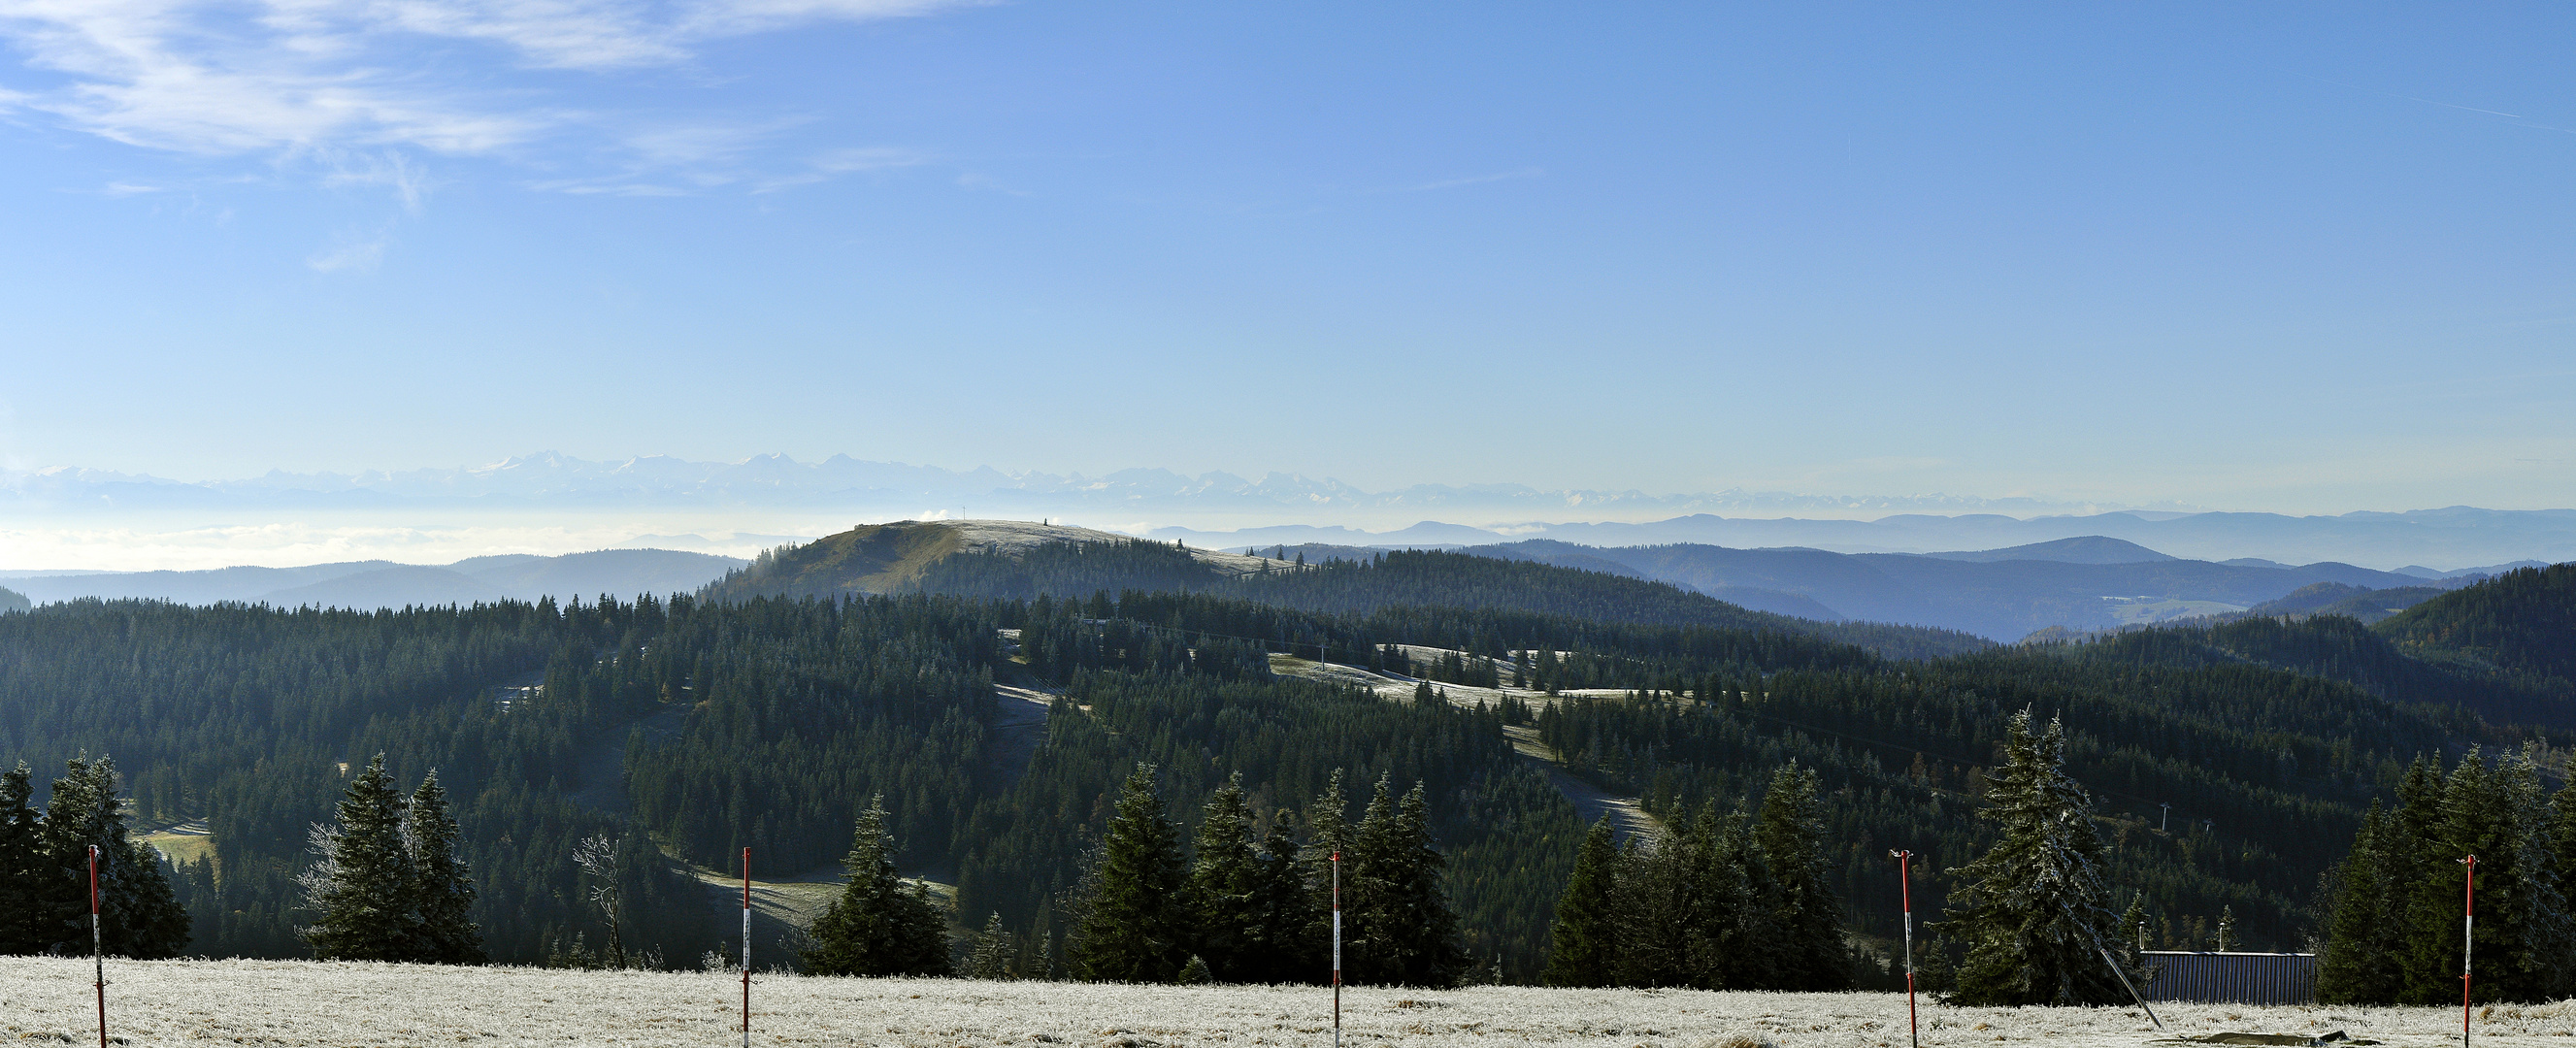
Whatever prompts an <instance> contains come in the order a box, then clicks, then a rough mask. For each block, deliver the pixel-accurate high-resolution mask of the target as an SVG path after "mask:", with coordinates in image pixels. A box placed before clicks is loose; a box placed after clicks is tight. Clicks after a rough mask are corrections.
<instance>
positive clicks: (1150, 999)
mask: <svg viewBox="0 0 2576 1048" xmlns="http://www.w3.org/2000/svg"><path fill="white" fill-rule="evenodd" d="M739 978H740V977H739V976H738V975H731V974H726V973H693V972H605V971H602V972H584V971H547V970H541V969H530V968H440V967H429V966H421V965H401V964H368V963H333V964H325V963H317V962H310V961H159V962H131V961H117V962H110V964H109V966H108V980H109V983H110V985H109V986H108V1022H109V1033H110V1034H111V1035H115V1036H119V1037H123V1038H125V1039H126V1043H130V1044H145V1045H155V1044H171V1045H175V1044H204V1043H209V1042H219V1043H241V1044H263V1045H426V1044H433V1043H449V1044H454V1043H474V1044H488V1045H496V1046H497V1045H534V1044H547V1045H561V1044H601V1045H680V1044H701V1045H724V1044H739V1043H740V1038H741V1034H740V1033H739V1032H737V1027H736V1026H735V1023H736V1022H737V1017H738V1015H739V1009H740V1007H741V1005H740V997H739V994H740V993H741V983H740V981H739ZM89 980H90V968H89V962H88V961H87V960H86V959H71V958H43V957H9V958H0V1041H7V1042H14V1043H42V1042H46V1041H52V1042H54V1043H62V1042H63V1041H64V1040H68V1041H72V1042H87V1041H89V1040H90V1039H91V1038H93V1037H95V1036H96V1034H95V1033H94V1032H92V1031H93V1030H94V1026H93V1023H94V1022H95V1021H96V1020H95V1017H94V1012H93V1011H92V1009H93V1008H94V1007H95V1006H94V1004H93V1002H92V999H91V996H90V994H91V991H90V984H89ZM1331 1000H1332V999H1331V996H1330V994H1329V992H1328V991H1325V990H1323V989H1320V988H1316V987H1269V986H1249V987H1246V986H1228V987H1177V986H1109V985H1089V984H1082V983H1044V982H975V981H970V980H964V979H831V978H809V977H800V976H790V975H762V976H755V977H754V982H753V990H752V1043H753V1044H754V1045H903V1046H922V1048H930V1046H936V1048H956V1046H970V1048H998V1046H1002V1045H1015V1046H1030V1045H1050V1044H1052V1045H1090V1046H1111V1045H1116V1046H1127V1048H1144V1046H1149V1045H1152V1046H1184V1045H1227V1046H1230V1048H1232V1046H1241V1045H1326V1044H1329V1043H1331V1036H1332V1032H1331V1014H1332V1013H1331ZM1342 1004H1343V1028H1344V1037H1345V1040H1346V1042H1347V1043H1349V1044H1353V1045H1369V1046H1385V1045H1401V1046H1419V1048H1458V1046H1467V1045H1475V1046H1479V1048H1488V1046H1502V1045H1519V1044H1533V1045H1615V1046H1618V1048H1630V1046H1638V1045H1643V1046H1648V1048H1657V1046H1665V1045H1672V1046H1681V1048H1715V1046H1719V1045H1725V1044H1728V1043H1730V1042H1732V1043H1735V1044H1745V1043H1748V1042H1749V1043H1753V1044H1760V1043H1764V1042H1768V1043H1772V1044H1776V1045H1779V1046H1781V1048H1799V1046H1803V1045H1867V1046H1873V1048H1875V1046H1882V1045H1883V1046H1901V1045H1904V1044H1905V1043H1906V1037H1905V1033H1906V1031H1905V998H1904V996H1903V995H1901V994H1874V993H1850V994H1774V993H1704V992H1699V991H1691V990H1667V991H1655V990H1554V989H1533V988H1527V987H1476V988H1471V989H1464V990H1447V991H1430V990H1390V989H1352V990H1345V991H1344V992H1343V997H1342ZM2158 1011H2159V1013H2161V1014H2162V1015H2163V1016H2164V1018H2165V1022H2166V1024H2167V1025H2168V1026H2169V1027H2171V1028H2172V1034H2173V1035H2191V1036H2205V1035H2208V1034H2213V1033H2220V1032H2227V1031H2240V1032H2259V1033H2291V1034H2301V1035H2306V1036H2318V1035H2323V1034H2326V1033H2329V1032H2332V1031H2335V1030H2342V1031H2345V1032H2346V1033H2347V1034H2348V1035H2349V1036H2351V1037H2354V1038H2357V1039H2367V1040H2376V1041H2380V1042H2382V1043H2385V1044H2388V1045H2392V1046H2396V1045H2405V1046H2432V1045H2438V1044H2442V1043H2444V1042H2445V1041H2449V1042H2450V1043H2457V1039H2458V1036H2459V1032H2458V1031H2459V1027H2458V1022H2459V1012H2457V1011H2455V1010H2449V1009H2439V1008H2250V1007H2242V1006H2231V1005H2166V1006H2164V1007H2161V1008H2159V1009H2158ZM1923 1018H1924V1034H1923V1043H1924V1044H1927V1045H1945V1046H1969V1045H1991V1044H1996V1043H2004V1044H2049V1045H2064V1046H2070V1048H2075V1046H2094V1045H2145V1044H2150V1043H2153V1042H2156V1041H2158V1040H2161V1039H2163V1037H2165V1036H2171V1035H2159V1034H2157V1033H2156V1031H2155V1030H2154V1029H2153V1028H2151V1027H2149V1026H2148V1025H2147V1021H2146V1019H2145V1018H2144V1017H2143V1016H2141V1015H2139V1014H2138V1012H2137V1010H2136V1009H2134V1008H2019V1009H2015V1008H1976V1009H1958V1008H1942V1007H1938V1006H1933V1005H1929V1004H1927V1005H1926V1006H1925V1008H1924V1010H1923ZM2571 1029H2576V1002H2568V1003H2561V1004H2554V1005H2544V1006H2538V1007H2521V1008H2512V1007H2502V1006H2499V1007H2496V1008H2493V1009H2489V1010H2488V1011H2487V1014H2486V1017H2485V1018H2484V1020H2483V1021H2482V1022H2481V1023H2480V1025H2479V1028H2478V1041H2479V1043H2481V1044H2485V1043H2494V1044H2497V1045H2500V1046H2501V1045H2512V1044H2524V1045H2537V1044H2548V1045H2561V1046H2563V1045H2570V1044H2576V1040H2569V1039H2567V1038H2569V1037H2570V1033H2571ZM1737 1038H1743V1039H1744V1040H1742V1041H1737V1040H1736V1039H1737Z"/></svg>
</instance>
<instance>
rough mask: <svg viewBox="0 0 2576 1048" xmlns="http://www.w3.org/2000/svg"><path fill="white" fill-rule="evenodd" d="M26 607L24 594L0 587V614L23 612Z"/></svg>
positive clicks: (27, 604) (27, 605) (26, 601)
mask: <svg viewBox="0 0 2576 1048" xmlns="http://www.w3.org/2000/svg"><path fill="white" fill-rule="evenodd" d="M28 607H30V604H29V603H28V600H27V595H26V594H24V593H20V592H18V591H17V590H13V589H10V588H8V587H6V586H0V612H11V611H25V610H27V609H28Z"/></svg>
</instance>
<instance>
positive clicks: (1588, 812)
mask: <svg viewBox="0 0 2576 1048" xmlns="http://www.w3.org/2000/svg"><path fill="white" fill-rule="evenodd" d="M1397 647H1400V648H1403V649H1404V650H1405V651H1406V652H1407V653H1409V654H1410V655H1412V657H1414V658H1416V659H1423V660H1434V661H1436V660H1438V659H1439V658H1441V657H1442V656H1444V655H1448V654H1452V652H1451V651H1450V650H1449V649H1446V648H1426V647H1422V646H1421V645H1417V644H1399V645H1397ZM1467 657H1468V658H1472V659H1482V658H1484V656H1481V655H1470V656H1467ZM1270 672H1272V673H1276V674H1279V675H1281V676H1285V677H1303V678H1305V679H1307V680H1319V681H1324V682H1326V683H1330V684H1339V685H1343V686H1345V687H1354V688H1367V689H1369V690H1371V691H1374V692H1376V693H1377V694H1378V697H1379V698H1382V699H1386V700H1388V701H1391V702H1410V701H1412V700H1413V689H1414V688H1415V687H1417V686H1419V685H1420V684H1421V683H1422V682H1421V681H1419V680H1417V679H1415V678H1412V677H1397V676H1393V675H1391V674H1385V673H1379V672H1376V671H1374V670H1368V669H1363V668H1361V667H1358V666H1345V665H1342V664H1341V663H1338V662H1317V661H1315V660H1313V659H1301V658H1297V657H1296V656H1293V655H1280V654H1275V653H1274V654H1272V655H1271V656H1270ZM1431 687H1432V688H1433V689H1434V690H1435V691H1438V692H1439V693H1440V694H1441V695H1442V696H1443V697H1445V698H1447V699H1448V700H1449V703H1450V704H1451V705H1454V706H1462V707H1466V706H1475V705H1477V704H1479V703H1483V704H1485V705H1489V706H1490V705H1495V704H1499V703H1500V702H1502V700H1503V699H1504V698H1506V697H1509V698H1514V699H1518V700H1520V701H1522V702H1525V703H1528V704H1529V705H1530V706H1531V708H1533V709H1535V708H1539V707H1543V706H1546V705H1548V704H1550V703H1553V702H1555V701H1556V700H1557V696H1556V695H1550V694H1548V693H1547V692H1544V691H1537V690H1533V689H1529V688H1509V687H1504V688H1479V687H1476V686H1474V685H1468V684H1441V683H1434V684H1432V685H1431ZM1559 694H1563V695H1590V696H1593V697H1596V698H1613V697H1621V696H1626V695H1628V694H1630V693H1629V692H1627V691H1623V690H1620V689H1615V688H1600V689H1592V690H1584V689H1569V690H1567V691H1564V692H1561V693H1559ZM1503 734H1504V735H1506V736H1509V737H1510V738H1511V741H1512V749H1513V750H1515V751H1517V752H1519V753H1520V755H1521V756H1523V757H1526V758H1529V760H1530V761H1531V763H1533V764H1535V765H1537V766H1538V768H1539V769H1540V770H1541V771H1542V772H1543V773H1545V774H1546V775H1547V779H1548V782H1549V784H1551V785H1553V786H1555V787H1556V791H1557V792H1558V793H1561V794H1564V795H1565V799H1566V800H1567V801H1569V802H1571V803H1572V804H1573V805H1574V810H1575V811H1576V812H1578V813H1580V814H1581V815H1582V816H1583V821H1585V822H1587V823H1588V822H1592V821H1594V820H1596V819H1599V818H1601V817H1602V816H1604V815H1607V816H1609V817H1610V822H1611V825H1613V826H1616V827H1617V828H1618V830H1619V836H1620V837H1621V838H1622V839H1625V838H1628V837H1633V836H1636V835H1638V834H1649V835H1651V834H1654V833H1658V832H1661V831H1662V830H1663V828H1664V827H1663V821H1662V820H1660V819H1657V818H1655V816H1654V813H1652V812H1649V811H1647V810H1646V806H1645V804H1644V802H1642V801H1640V800H1639V799H1637V798H1635V797H1622V796H1618V795H1615V794H1612V793H1611V792H1609V791H1607V790H1604V789H1602V788H1601V787H1599V786H1595V785H1593V784H1592V783H1590V782H1586V781H1584V780H1583V779H1581V778H1578V777H1576V776H1575V775H1574V774H1572V773H1570V772H1568V771H1566V770H1565V761H1564V759H1563V758H1561V757H1559V756H1558V755H1557V753H1556V751H1555V750H1552V749H1549V748H1548V746H1547V744H1546V743H1545V742H1541V741H1539V737H1538V729H1537V728H1533V727H1531V726H1529V725H1526V724H1523V725H1519V726H1516V727H1510V728H1505V729H1503Z"/></svg>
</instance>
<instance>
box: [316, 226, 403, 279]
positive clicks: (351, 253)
mask: <svg viewBox="0 0 2576 1048" xmlns="http://www.w3.org/2000/svg"><path fill="white" fill-rule="evenodd" d="M387 239H388V236H387V235H386V234H384V233H375V234H370V235H365V236H356V237H351V238H347V239H344V240H343V241H342V242H341V243H339V244H337V245H335V246H333V247H329V248H325V249H323V250H322V251H319V252H316V253H315V254H314V255H313V257H311V258H307V259H305V260H304V264H305V265H306V266H308V267H311V268H312V270H313V271H314V272H316V273H373V272H375V271H376V267H377V266H378V265H381V264H383V263H384V260H385V241H386V240H387Z"/></svg>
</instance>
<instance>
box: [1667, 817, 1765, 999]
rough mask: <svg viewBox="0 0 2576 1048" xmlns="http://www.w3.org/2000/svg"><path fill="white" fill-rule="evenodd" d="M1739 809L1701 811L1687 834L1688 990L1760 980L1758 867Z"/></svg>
mask: <svg viewBox="0 0 2576 1048" xmlns="http://www.w3.org/2000/svg"><path fill="white" fill-rule="evenodd" d="M1749 821H1750V819H1749V817H1748V816H1747V814H1746V812H1745V811H1744V809H1743V807H1742V806H1741V805H1738V806H1737V807H1736V809H1735V810H1733V811H1731V812H1728V813H1726V814H1724V815H1720V814H1718V809H1717V802H1715V801H1709V802H1706V803H1704V804H1702V805H1701V806H1700V811H1699V818H1698V820H1697V821H1696V822H1695V823H1694V824H1693V826H1692V828H1691V834H1692V836H1693V837H1695V838H1697V840H1698V841H1699V842H1700V843H1699V844H1698V846H1697V847H1696V848H1695V849H1694V854H1693V856H1692V860H1693V861H1692V871H1691V890H1690V898H1691V912H1690V923H1689V928H1688V930H1687V933H1686V935H1687V941H1688V944H1689V951H1690V952H1689V958H1688V962H1687V963H1688V965H1689V970H1690V973H1691V975H1690V985H1692V986H1696V987H1698V988H1700V989H1703V990H1734V989H1745V988H1748V987H1752V986H1754V985H1756V984H1757V983H1758V982H1759V981H1760V980H1759V978H1758V975H1759V972H1758V970H1757V969H1756V967H1755V966H1756V964H1757V963H1758V962H1759V958H1760V956H1761V954H1760V952H1759V951H1758V950H1756V949H1755V948H1754V946H1755V944H1756V943H1757V942H1759V941H1760V939H1761V938H1763V937H1764V936H1763V932H1764V931H1765V930H1766V929H1765V925H1764V917H1765V915H1764V914H1763V913H1762V912H1761V910H1760V909H1759V908H1758V904H1757V891H1758V887H1759V885H1758V882H1757V879H1756V876H1755V874H1756V872H1757V866H1758V863H1757V861H1756V858H1755V856H1754V855H1753V841H1752V837H1751V834H1750V833H1749V832H1748V831H1747V829H1746V824H1747V823H1748V822H1749Z"/></svg>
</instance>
